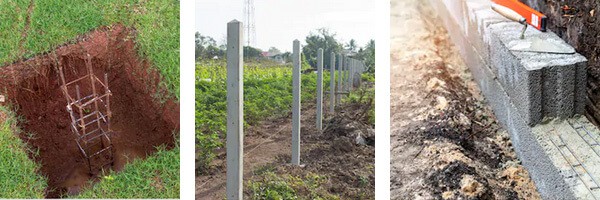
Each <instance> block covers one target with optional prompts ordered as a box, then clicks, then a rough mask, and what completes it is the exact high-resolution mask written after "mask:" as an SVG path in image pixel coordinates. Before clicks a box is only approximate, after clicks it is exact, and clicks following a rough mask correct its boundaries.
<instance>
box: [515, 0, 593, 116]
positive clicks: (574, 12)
mask: <svg viewBox="0 0 600 200" xmlns="http://www.w3.org/2000/svg"><path fill="white" fill-rule="evenodd" d="M522 1H523V2H525V3H526V4H528V5H529V6H531V7H532V8H534V9H536V10H539V11H540V12H542V13H544V14H545V15H546V16H548V19H549V20H548V28H549V29H550V30H552V31H553V32H554V33H556V34H557V35H559V36H560V37H562V38H563V39H564V40H565V41H567V43H569V44H570V45H572V46H573V47H575V49H576V50H577V52H578V53H580V54H582V55H583V56H585V57H586V58H587V59H588V80H587V94H588V102H587V104H586V114H587V116H588V118H589V119H590V121H592V122H593V123H595V124H596V125H598V124H599V123H598V122H600V2H599V1H597V0H570V1H558V0H522Z"/></svg>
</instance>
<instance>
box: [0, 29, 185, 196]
mask: <svg viewBox="0 0 600 200" xmlns="http://www.w3.org/2000/svg"><path fill="white" fill-rule="evenodd" d="M134 36H135V31H134V30H131V29H128V28H125V27H123V26H121V25H115V26H110V27H102V28H99V29H97V30H95V31H93V32H91V33H90V34H88V35H86V36H82V37H80V38H79V39H78V42H77V43H75V44H66V45H63V46H61V47H59V48H58V49H56V50H55V51H53V52H50V53H47V54H44V55H40V56H37V57H35V58H32V59H29V60H26V61H20V62H17V63H14V64H12V65H9V66H5V67H2V68H0V94H5V95H6V96H7V100H8V101H9V103H10V104H11V105H13V106H14V107H15V109H16V110H17V113H18V115H20V116H22V117H23V119H24V120H22V121H21V122H19V127H20V128H21V129H22V130H23V131H22V132H23V133H22V134H20V137H21V139H23V140H24V141H25V142H27V143H28V144H29V145H30V146H31V147H33V149H37V150H38V152H39V154H38V155H35V154H31V155H30V157H31V158H32V159H34V160H35V161H37V162H40V163H41V165H42V168H41V174H42V175H44V176H46V177H48V189H47V197H61V196H62V195H64V194H74V193H78V192H79V191H80V189H81V188H82V187H83V186H85V184H86V183H87V182H88V180H96V179H97V175H90V172H89V170H88V166H87V164H86V161H85V158H84V157H83V155H82V154H81V152H80V151H79V149H78V147H77V144H76V143H75V138H76V135H75V134H74V133H73V132H71V129H70V128H69V123H70V119H69V115H68V112H67V110H66V105H67V102H66V100H65V97H64V96H63V93H62V92H61V90H60V88H59V86H60V84H61V83H60V81H59V78H58V71H57V66H58V65H59V63H60V65H61V66H62V67H63V68H64V71H65V76H66V79H67V80H69V79H75V78H76V77H79V76H81V75H83V74H84V73H85V72H86V70H85V62H84V58H85V57H86V54H90V55H91V57H92V65H93V69H94V73H96V75H97V76H98V77H101V79H102V78H103V77H104V74H105V73H107V74H108V82H109V88H110V90H111V91H112V93H113V95H112V97H111V109H112V112H113V118H112V119H111V124H112V129H113V131H114V133H113V134H111V136H110V137H111V140H112V141H113V145H114V149H115V151H114V153H115V163H114V165H113V166H112V170H116V171H119V170H121V169H122V168H123V166H124V165H125V164H126V163H127V162H128V160H132V159H134V158H144V157H146V156H147V155H150V154H152V153H154V152H155V151H156V149H155V147H156V146H160V145H166V146H167V148H169V149H170V148H172V147H173V145H174V142H175V138H176V137H178V135H177V133H178V132H179V103H178V102H176V100H174V98H173V97H172V96H171V95H169V93H168V92H166V90H165V89H164V88H163V87H161V86H160V84H159V83H160V80H161V78H160V75H159V74H158V72H156V71H155V70H152V69H150V68H149V67H148V66H149V64H148V63H147V62H146V61H144V60H141V59H139V58H138V57H137V52H136V49H135V42H134V38H135V37H134ZM83 87H85V86H83ZM82 90H85V88H82ZM161 101H162V102H161ZM30 133H31V134H30ZM92 173H96V172H92Z"/></svg>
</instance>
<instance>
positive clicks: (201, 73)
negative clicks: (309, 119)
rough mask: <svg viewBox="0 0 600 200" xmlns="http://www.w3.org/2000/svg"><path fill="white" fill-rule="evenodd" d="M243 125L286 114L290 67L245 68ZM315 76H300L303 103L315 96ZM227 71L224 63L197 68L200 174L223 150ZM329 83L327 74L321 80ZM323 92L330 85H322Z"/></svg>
mask: <svg viewBox="0 0 600 200" xmlns="http://www.w3.org/2000/svg"><path fill="white" fill-rule="evenodd" d="M244 65H245V66H244V124H245V125H246V126H248V125H254V124H256V123H258V122H260V121H263V120H265V119H267V118H269V117H277V116H281V115H284V114H288V113H289V112H290V111H291V105H292V100H293V96H292V90H293V86H292V66H290V65H281V64H276V63H272V62H268V61H260V62H256V61H252V62H246V63H245V64H244ZM316 78H317V75H316V73H308V74H303V75H302V80H301V83H302V88H301V89H302V92H301V98H302V102H307V101H312V100H314V99H315V96H316ZM226 81H227V69H226V62H225V61H223V60H203V61H199V62H198V63H197V65H196V151H197V155H198V156H197V162H196V163H197V164H198V165H197V169H198V170H199V172H200V173H203V171H205V170H206V169H208V168H209V166H208V165H209V164H210V163H211V161H212V159H214V157H215V155H214V151H215V150H216V149H218V148H221V147H223V143H224V142H223V141H224V139H225V137H226V135H225V134H226V129H227V124H226V122H227V85H226ZM323 81H324V82H325V83H328V82H329V74H328V73H327V72H326V73H324V76H323ZM323 86H324V90H327V89H328V86H329V84H323Z"/></svg>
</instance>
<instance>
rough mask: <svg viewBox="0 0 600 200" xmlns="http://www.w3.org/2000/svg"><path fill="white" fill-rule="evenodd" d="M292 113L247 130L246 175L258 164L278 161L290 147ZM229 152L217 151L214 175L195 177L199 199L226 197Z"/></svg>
mask: <svg viewBox="0 0 600 200" xmlns="http://www.w3.org/2000/svg"><path fill="white" fill-rule="evenodd" d="M291 130H292V128H291V116H286V117H283V118H279V119H273V120H265V121H264V122H262V123H260V124H259V125H257V126H253V127H250V128H248V129H247V130H245V132H244V134H245V136H244V179H246V178H247V177H250V176H251V175H252V172H253V171H254V170H256V169H257V168H258V167H260V166H263V165H266V164H267V163H272V162H275V160H276V159H277V157H278V156H279V155H280V154H289V153H290V152H291V151H292V150H291V141H292V133H291ZM226 164H227V163H226V152H225V149H221V150H220V151H219V152H218V155H217V158H216V159H215V162H214V165H215V166H216V168H217V171H215V172H214V173H213V174H211V175H201V176H198V177H196V199H223V198H224V197H225V192H226V191H225V186H226V178H227V177H226V175H227V174H226V172H227V171H226Z"/></svg>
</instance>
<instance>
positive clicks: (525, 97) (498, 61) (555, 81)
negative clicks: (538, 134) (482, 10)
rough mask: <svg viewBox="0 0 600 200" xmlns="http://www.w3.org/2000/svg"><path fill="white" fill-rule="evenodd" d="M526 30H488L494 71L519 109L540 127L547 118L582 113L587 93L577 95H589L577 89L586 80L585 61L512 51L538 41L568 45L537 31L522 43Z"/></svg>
mask: <svg viewBox="0 0 600 200" xmlns="http://www.w3.org/2000/svg"><path fill="white" fill-rule="evenodd" d="M522 27H523V26H522V25H520V24H518V23H515V22H507V23H496V24H493V25H490V26H489V30H488V31H489V34H490V45H489V46H490V59H491V62H492V63H491V67H492V71H494V72H495V73H496V75H497V76H498V80H499V81H500V83H501V84H502V85H503V87H504V88H505V89H506V90H507V91H508V94H509V96H510V97H511V100H512V101H513V103H514V104H515V106H516V107H517V108H519V109H520V110H521V111H524V112H529V113H524V114H523V116H524V118H525V120H528V124H530V125H535V124H537V123H539V122H540V121H541V119H542V118H543V117H559V118H568V117H571V116H573V115H574V114H578V113H580V112H582V111H583V109H581V107H582V105H580V104H581V103H583V98H582V95H584V94H585V93H584V94H575V92H576V91H577V92H580V93H582V92H585V91H584V90H581V89H580V88H577V87H578V86H581V85H582V83H581V80H585V77H584V73H583V72H584V70H582V69H580V68H581V65H584V66H585V63H586V62H587V60H586V59H585V57H583V56H581V55H579V54H553V53H538V52H522V51H515V50H509V49H513V48H516V47H518V46H522V45H523V44H526V42H528V41H531V40H533V39H535V38H540V39H541V40H543V41H555V42H559V43H560V42H562V43H564V41H562V40H561V39H560V38H559V37H558V36H557V35H556V34H554V33H552V32H546V33H542V32H540V31H538V30H535V29H533V28H529V29H528V30H527V32H526V39H525V40H522V39H520V38H519V36H520V31H521V29H522ZM564 44H565V45H566V43H564ZM578 72H579V73H580V74H579V75H577V74H578ZM583 87H585V83H583ZM575 99H577V100H575ZM576 104H578V105H576Z"/></svg>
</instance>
